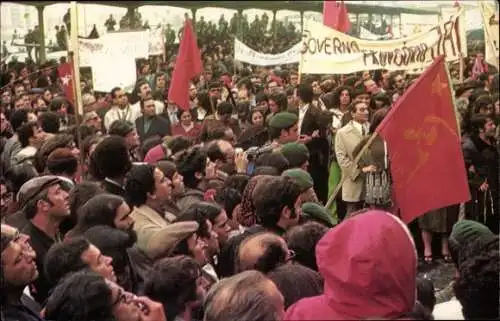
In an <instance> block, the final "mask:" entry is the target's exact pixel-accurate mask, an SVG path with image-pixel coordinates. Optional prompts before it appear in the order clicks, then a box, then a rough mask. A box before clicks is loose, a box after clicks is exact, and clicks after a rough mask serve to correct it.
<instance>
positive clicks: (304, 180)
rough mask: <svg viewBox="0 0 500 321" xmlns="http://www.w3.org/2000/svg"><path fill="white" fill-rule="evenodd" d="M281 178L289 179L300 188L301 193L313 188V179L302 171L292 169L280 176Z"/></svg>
mask: <svg viewBox="0 0 500 321" xmlns="http://www.w3.org/2000/svg"><path fill="white" fill-rule="evenodd" d="M281 176H288V177H290V178H291V179H292V180H293V181H294V182H295V183H296V184H297V185H299V186H300V189H301V190H302V192H305V191H306V190H308V189H310V188H311V187H313V186H314V182H313V179H312V177H311V175H310V174H309V173H308V172H306V171H305V170H303V169H300V168H292V169H288V170H286V171H284V172H283V174H281Z"/></svg>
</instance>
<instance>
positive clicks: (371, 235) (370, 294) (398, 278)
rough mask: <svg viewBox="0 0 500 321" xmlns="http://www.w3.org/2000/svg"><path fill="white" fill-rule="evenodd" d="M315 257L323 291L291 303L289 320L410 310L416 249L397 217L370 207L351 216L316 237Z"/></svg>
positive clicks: (394, 313) (392, 314) (391, 314)
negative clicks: (317, 238) (322, 235)
mask: <svg viewBox="0 0 500 321" xmlns="http://www.w3.org/2000/svg"><path fill="white" fill-rule="evenodd" d="M316 260H317V262H318V270H319V272H320V273H321V275H322V276H323V278H324V294H323V295H321V296H318V297H313V298H307V299H304V300H301V301H299V302H297V303H296V304H295V306H291V307H290V308H289V310H288V311H287V318H286V320H298V319H309V320H312V319H323V320H325V319H346V318H347V319H357V320H360V319H366V318H371V317H372V318H377V317H378V318H398V317H401V316H402V315H404V314H405V313H408V312H411V311H412V309H413V306H414V303H415V300H416V276H417V253H416V250H415V245H414V242H413V239H412V237H411V234H410V232H409V230H408V228H407V227H406V225H404V223H403V222H402V221H401V220H399V219H398V218H397V217H395V216H393V215H391V214H389V213H386V212H383V211H378V210H370V211H367V212H364V213H361V214H358V215H356V216H353V217H352V218H349V219H347V220H346V221H344V222H342V223H341V224H340V225H338V226H336V227H335V228H333V229H331V230H330V231H329V232H328V233H327V234H325V236H324V237H323V238H322V239H321V240H320V241H319V242H318V244H317V246H316ZM301 305H302V306H301ZM308 314H312V315H310V316H309V315H308Z"/></svg>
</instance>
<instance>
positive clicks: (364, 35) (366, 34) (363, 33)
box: [359, 26, 392, 40]
mask: <svg viewBox="0 0 500 321" xmlns="http://www.w3.org/2000/svg"><path fill="white" fill-rule="evenodd" d="M359 37H360V38H361V39H366V40H384V39H390V38H392V36H391V35H390V34H386V35H383V36H382V35H376V34H374V33H373V32H370V30H368V29H366V28H363V27H361V26H360V27H359Z"/></svg>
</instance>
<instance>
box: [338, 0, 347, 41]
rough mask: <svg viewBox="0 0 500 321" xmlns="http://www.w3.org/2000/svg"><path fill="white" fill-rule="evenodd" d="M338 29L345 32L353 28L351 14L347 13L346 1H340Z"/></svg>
mask: <svg viewBox="0 0 500 321" xmlns="http://www.w3.org/2000/svg"><path fill="white" fill-rule="evenodd" d="M336 29H337V30H338V31H341V32H343V33H346V32H348V31H349V29H351V21H349V15H348V14H347V8H346V6H345V3H344V1H340V10H339V17H338V19H337V28H336Z"/></svg>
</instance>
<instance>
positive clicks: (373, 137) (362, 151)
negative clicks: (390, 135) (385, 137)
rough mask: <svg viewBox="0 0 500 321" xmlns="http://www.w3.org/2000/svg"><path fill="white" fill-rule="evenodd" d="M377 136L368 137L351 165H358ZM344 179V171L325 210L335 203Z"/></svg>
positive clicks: (376, 134)
mask: <svg viewBox="0 0 500 321" xmlns="http://www.w3.org/2000/svg"><path fill="white" fill-rule="evenodd" d="M377 136H378V133H377V132H374V133H373V134H372V135H371V136H370V138H368V140H367V141H366V144H365V145H363V147H362V148H361V150H360V151H359V153H358V155H356V157H354V161H353V163H354V164H355V165H357V164H358V163H359V161H360V160H361V157H363V154H364V153H365V152H366V151H367V150H368V148H369V147H370V146H371V145H372V144H373V141H374V140H375V138H377ZM346 178H347V175H346V174H345V173H344V171H342V178H341V179H340V182H339V183H338V184H337V186H336V187H335V190H334V191H333V193H332V195H330V197H329V198H328V201H327V202H326V204H325V208H330V206H332V204H333V202H334V201H335V197H337V194H338V193H339V191H340V189H341V188H342V184H343V183H344V181H345V180H346Z"/></svg>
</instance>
